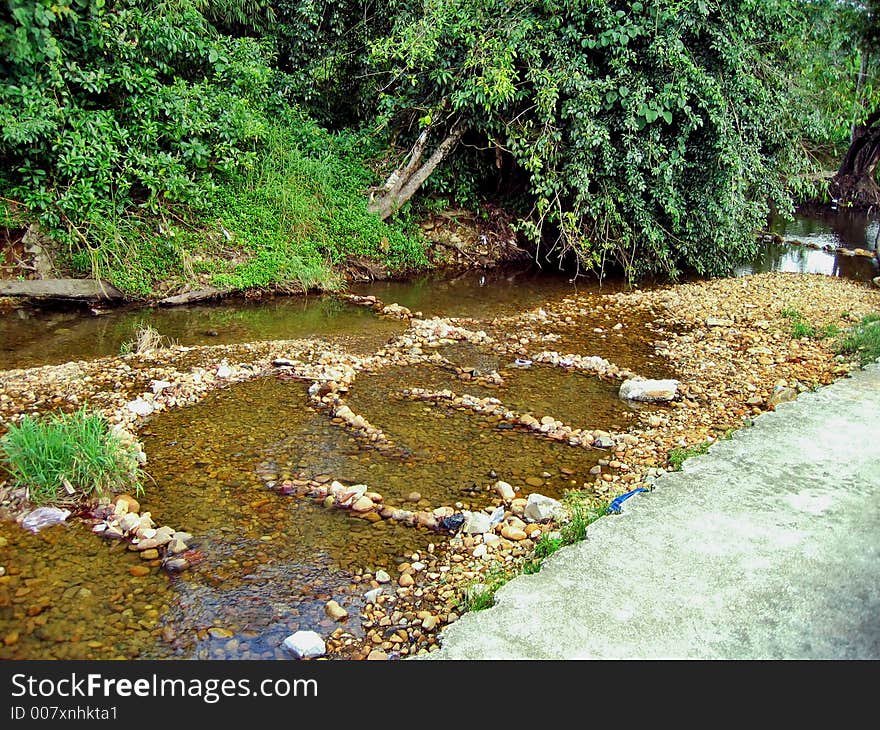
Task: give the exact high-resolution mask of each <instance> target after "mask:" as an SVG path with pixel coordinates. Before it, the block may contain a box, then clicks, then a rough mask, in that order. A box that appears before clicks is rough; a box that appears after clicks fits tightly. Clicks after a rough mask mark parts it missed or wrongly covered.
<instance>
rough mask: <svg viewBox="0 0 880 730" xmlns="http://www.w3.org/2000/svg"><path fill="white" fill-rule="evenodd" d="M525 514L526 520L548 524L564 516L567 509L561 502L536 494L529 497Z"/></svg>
mask: <svg viewBox="0 0 880 730" xmlns="http://www.w3.org/2000/svg"><path fill="white" fill-rule="evenodd" d="M524 514H525V517H526V519H527V520H531V521H532V522H546V521H547V520H549V519H553V518H559V517H561V516H563V515H564V514H565V508H564V507H563V506H562V503H561V502H559V501H557V500H555V499H552V498H551V497H545V496H544V495H543V494H537V493H535V494H530V495H529V499H528V502H527V503H526V509H525V513H524Z"/></svg>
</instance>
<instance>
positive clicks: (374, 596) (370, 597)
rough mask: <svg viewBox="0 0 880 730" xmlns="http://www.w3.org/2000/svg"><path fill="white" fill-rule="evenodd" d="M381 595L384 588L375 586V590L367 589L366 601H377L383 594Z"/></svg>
mask: <svg viewBox="0 0 880 730" xmlns="http://www.w3.org/2000/svg"><path fill="white" fill-rule="evenodd" d="M381 595H382V589H381V588H374V589H373V590H371V591H367V592H366V593H364V601H365V602H367V603H375V602H376V601H378V600H379V596H381Z"/></svg>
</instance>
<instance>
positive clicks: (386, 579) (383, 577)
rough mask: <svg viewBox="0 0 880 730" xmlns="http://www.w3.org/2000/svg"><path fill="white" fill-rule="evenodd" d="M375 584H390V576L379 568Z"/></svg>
mask: <svg viewBox="0 0 880 730" xmlns="http://www.w3.org/2000/svg"><path fill="white" fill-rule="evenodd" d="M376 582H377V583H390V582H391V576H390V575H388V573H387V572H386V571H384V570H382V569H381V568H379V570H377V571H376Z"/></svg>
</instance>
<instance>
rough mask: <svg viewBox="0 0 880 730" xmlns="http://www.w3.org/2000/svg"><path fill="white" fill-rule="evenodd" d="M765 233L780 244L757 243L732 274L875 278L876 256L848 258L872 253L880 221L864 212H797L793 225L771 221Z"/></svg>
mask: <svg viewBox="0 0 880 730" xmlns="http://www.w3.org/2000/svg"><path fill="white" fill-rule="evenodd" d="M769 230H770V232H771V233H775V234H778V235H779V236H781V237H782V238H783V239H784V240H783V242H782V243H766V244H763V245H762V247H761V249H760V251H759V252H758V255H757V256H756V257H755V259H754V260H752V261H751V262H749V263H747V264H744V265H742V266H739V267H738V268H737V269H736V270H735V272H734V273H735V274H736V275H737V276H744V275H746V274H756V273H762V272H765V271H784V272H789V273H799V274H826V275H828V276H842V277H845V278H848V279H855V280H856V281H866V282H867V281H870V280H871V279H873V278H874V277H875V276H877V275H878V273H880V264H878V260H877V257H876V255H875V256H874V257H868V256H860V255H854V254H853V252H854V251H855V250H856V249H861V250H863V251H873V252H876V251H877V250H878V239H880V219H878V218H876V217H870V216H868V215H866V214H865V213H864V212H859V211H851V210H849V211H843V210H830V209H820V210H816V211H811V212H809V213H806V212H802V213H799V214H798V216H797V218H796V219H795V220H794V221H786V220H784V219H782V218H779V217H775V218H772V219H771V221H770V226H769Z"/></svg>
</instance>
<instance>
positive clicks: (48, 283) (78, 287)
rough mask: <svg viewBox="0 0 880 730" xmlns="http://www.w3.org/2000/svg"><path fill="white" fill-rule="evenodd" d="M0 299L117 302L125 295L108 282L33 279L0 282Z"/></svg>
mask: <svg viewBox="0 0 880 730" xmlns="http://www.w3.org/2000/svg"><path fill="white" fill-rule="evenodd" d="M0 297H30V298H33V299H71V300H75V301H91V300H107V301H115V300H120V299H122V298H123V294H122V292H121V291H119V289H117V288H116V287H114V286H113V285H112V284H110V283H109V282H107V281H98V280H95V279H33V280H29V281H0Z"/></svg>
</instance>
